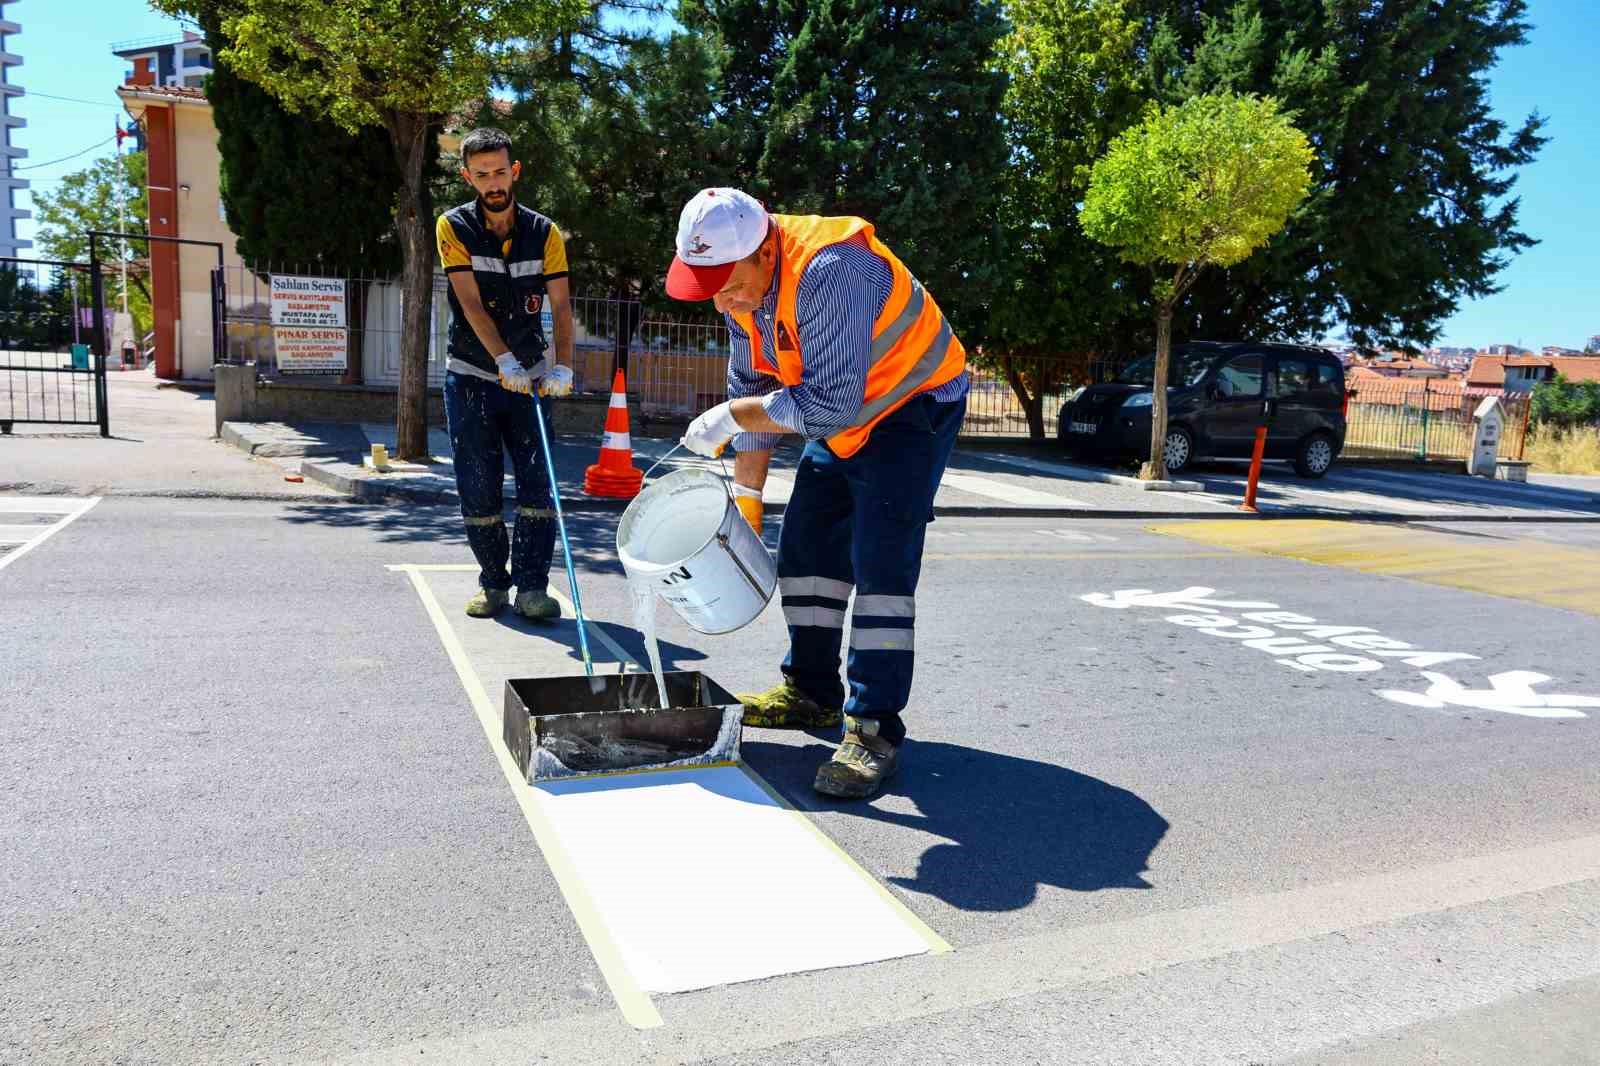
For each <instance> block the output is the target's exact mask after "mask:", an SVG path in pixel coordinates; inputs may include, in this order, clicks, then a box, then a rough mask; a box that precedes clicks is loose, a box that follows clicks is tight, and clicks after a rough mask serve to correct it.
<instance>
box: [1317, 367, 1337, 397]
mask: <svg viewBox="0 0 1600 1066" xmlns="http://www.w3.org/2000/svg"><path fill="white" fill-rule="evenodd" d="M1343 390H1344V367H1342V366H1334V365H1333V364H1332V363H1318V364H1317V391H1318V392H1319V393H1323V394H1325V395H1333V396H1337V395H1338V394H1339V393H1340V392H1342V391H1343Z"/></svg>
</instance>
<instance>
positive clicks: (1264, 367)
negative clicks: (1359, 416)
mask: <svg viewBox="0 0 1600 1066" xmlns="http://www.w3.org/2000/svg"><path fill="white" fill-rule="evenodd" d="M1154 372H1155V356H1150V357H1148V358H1146V359H1141V360H1139V361H1138V362H1136V363H1134V364H1132V365H1131V366H1129V367H1128V368H1127V369H1126V370H1124V371H1123V372H1122V373H1121V374H1119V375H1117V377H1116V379H1115V380H1114V381H1112V382H1109V383H1107V384H1104V385H1090V386H1088V387H1087V388H1084V389H1079V390H1078V391H1077V392H1075V393H1073V394H1072V395H1070V396H1068V397H1067V402H1066V403H1064V404H1063V405H1062V407H1061V423H1060V429H1059V430H1058V432H1057V435H1058V437H1059V438H1060V440H1061V443H1062V444H1064V445H1066V447H1067V448H1068V449H1070V450H1072V451H1082V452H1090V453H1095V454H1099V455H1103V456H1115V457H1119V458H1125V457H1133V458H1136V459H1140V460H1143V459H1147V458H1149V456H1150V396H1151V380H1152V377H1153V376H1154ZM1167 386H1168V388H1167V447H1166V461H1167V470H1168V472H1170V473H1174V474H1176V473H1178V472H1180V471H1182V470H1183V469H1184V468H1185V467H1187V466H1188V465H1189V464H1190V463H1192V462H1193V461H1194V460H1195V459H1197V458H1199V457H1201V456H1217V457H1224V458H1233V457H1239V456H1243V457H1246V458H1248V457H1249V455H1250V453H1251V450H1252V449H1253V448H1254V446H1255V433H1256V427H1257V426H1260V425H1262V424H1265V425H1266V426H1267V451H1266V455H1267V458H1269V459H1291V460H1293V461H1294V466H1295V469H1296V470H1297V471H1299V473H1300V475H1301V476H1302V477H1313V478H1315V477H1321V476H1322V475H1323V474H1326V473H1327V472H1328V468H1329V467H1331V466H1332V465H1333V461H1334V460H1335V459H1337V458H1338V456H1339V452H1340V450H1341V449H1343V447H1344V433H1345V420H1344V366H1343V365H1342V364H1341V363H1340V362H1339V360H1338V359H1337V358H1336V357H1334V356H1332V355H1329V354H1328V353H1327V352H1324V351H1322V350H1321V349H1319V348H1305V347H1301V346H1299V345H1293V344H1242V343H1220V342H1214V341H1197V342H1194V343H1191V344H1179V345H1174V346H1173V348H1172V358H1171V361H1170V365H1169V366H1168V376H1167Z"/></svg>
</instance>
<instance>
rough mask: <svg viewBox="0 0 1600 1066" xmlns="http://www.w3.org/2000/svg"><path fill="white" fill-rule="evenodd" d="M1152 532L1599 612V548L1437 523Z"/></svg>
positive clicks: (1236, 525) (1185, 526)
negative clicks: (1455, 531) (1465, 532)
mask: <svg viewBox="0 0 1600 1066" xmlns="http://www.w3.org/2000/svg"><path fill="white" fill-rule="evenodd" d="M1150 531H1151V532H1153V533H1160V534H1163V535H1165V536H1171V537H1182V538H1184V539H1186V540H1192V541H1197V542H1199V543H1201V544H1209V545H1212V546H1216V547H1222V548H1231V549H1233V550H1234V551H1243V552H1254V553H1256V554H1260V555H1272V556H1279V557H1283V558H1289V559H1298V560H1301V561H1303V562H1308V563H1315V564H1317V565H1320V566H1336V567H1341V568H1343V569H1346V570H1356V571H1359V572H1361V573H1367V574H1378V575H1382V576H1385V577H1397V578H1404V579H1407V580H1411V581H1422V582H1425V583H1427V584H1430V585H1442V586H1445V587H1447V588H1458V589H1465V590H1467V591H1470V592H1482V593H1487V594H1489V595H1492V596H1504V597H1507V598H1510V599H1518V600H1526V601H1528V602H1530V603H1537V604H1541V605H1543V606H1546V607H1560V608H1563V609H1565V610H1570V611H1579V612H1582V613H1584V614H1590V615H1596V616H1600V551H1595V550H1591V549H1586V548H1574V547H1568V546H1565V545H1556V544H1548V543H1546V542H1543V541H1536V540H1498V541H1494V542H1492V543H1484V542H1483V541H1481V540H1480V539H1478V538H1471V539H1468V538H1464V537H1460V536H1453V535H1451V534H1448V533H1440V532H1436V531H1432V530H1421V529H1411V528H1407V527H1403V526H1391V525H1374V524H1369V523H1351V522H1332V521H1328V520H1325V519H1282V520H1276V521H1272V522H1182V523H1173V524H1169V525H1159V526H1151V527H1150Z"/></svg>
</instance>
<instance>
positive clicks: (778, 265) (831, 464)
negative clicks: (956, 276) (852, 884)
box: [667, 189, 968, 799]
mask: <svg viewBox="0 0 1600 1066" xmlns="http://www.w3.org/2000/svg"><path fill="white" fill-rule="evenodd" d="M667 292H668V294H669V295H671V296H673V297H675V298H676V299H679V300H711V301H712V302H713V303H714V304H715V305H716V308H717V310H719V311H721V312H722V313H723V314H724V315H725V316H726V317H727V319H728V325H729V329H730V330H731V333H732V339H733V354H732V358H731V359H730V360H729V363H728V396H729V399H728V401H727V402H725V403H720V404H718V405H716V406H715V407H713V408H711V409H710V410H708V411H706V412H705V413H704V414H702V415H700V417H698V418H696V419H695V420H694V422H693V423H692V424H691V425H690V427H689V431H688V433H687V434H686V435H685V436H684V438H683V443H684V445H685V446H686V447H688V448H689V449H691V450H692V451H695V452H697V453H699V454H701V455H708V456H709V455H717V454H719V453H720V452H721V451H722V449H723V448H724V447H726V446H727V445H728V443H729V442H730V441H731V442H732V443H733V445H734V448H735V450H736V451H737V453H738V455H737V458H736V460H735V464H734V480H735V482H736V486H735V488H736V493H737V502H738V503H739V506H740V509H741V510H742V511H743V512H744V514H745V516H746V517H747V518H749V519H750V520H751V524H752V525H754V526H755V527H756V528H757V530H758V531H759V530H760V528H761V519H762V509H761V490H762V488H763V486H764V484H765V482H766V479H767V465H768V463H769V461H770V459H771V457H772V447H773V445H774V444H775V443H776V442H777V440H778V438H779V436H780V435H782V434H785V433H799V434H800V435H801V436H803V437H805V438H806V446H805V450H804V452H803V453H802V455H801V457H800V463H799V466H798V468H797V469H796V471H795V480H794V492H793V495H791V496H790V498H789V503H788V506H787V507H786V509H785V511H784V516H783V525H782V528H781V531H780V533H779V536H778V587H779V591H780V594H781V596H782V599H783V614H784V619H785V621H786V622H787V623H788V626H789V653H788V655H787V656H785V657H784V660H783V663H782V667H781V669H782V672H783V681H782V683H781V684H779V685H778V686H777V687H776V688H773V689H772V690H770V691H768V692H763V693H759V694H754V695H748V696H741V697H740V699H741V700H743V701H744V722H745V724H746V725H751V726H765V727H768V728H776V729H809V728H815V727H821V726H830V725H834V724H836V723H838V722H839V720H840V717H841V713H842V715H843V719H844V739H843V741H842V743H841V744H840V745H839V748H838V750H837V751H836V752H834V755H833V758H832V760H831V761H829V762H827V763H824V764H823V765H822V767H821V768H820V769H818V771H817V776H816V780H815V782H814V787H815V788H816V789H817V791H819V792H822V793H824V794H826V795H830V796H838V797H842V798H847V799H859V798H864V797H867V796H870V795H872V794H873V793H874V792H876V791H877V790H878V788H879V787H880V786H881V785H882V784H883V782H884V781H886V780H888V779H889V778H890V777H891V776H892V775H893V774H894V773H895V771H896V770H897V769H898V767H899V758H900V748H901V745H902V743H903V741H904V739H905V735H906V730H905V726H904V724H903V723H902V721H901V712H902V711H903V710H904V709H905V707H906V704H907V702H908V701H909V699H910V695H911V671H912V663H913V657H914V653H913V644H914V639H913V637H914V632H915V629H916V613H917V612H916V591H917V577H918V575H919V573H920V571H921V568H922V546H923V539H924V535H925V533H926V530H927V523H928V522H929V521H931V520H932V518H933V497H934V493H935V491H936V490H937V489H938V486H939V479H940V478H941V477H942V476H943V474H944V468H945V464H946V463H947V462H948V461H949V459H950V452H951V450H952V449H953V448H954V446H955V439H956V433H957V431H958V430H959V429H960V428H961V419H962V416H963V415H964V414H965V412H966V406H967V401H966V397H967V387H968V379H967V373H966V350H965V349H964V348H963V347H962V346H961V342H960V341H959V340H957V339H956V337H955V335H954V333H952V332H951V329H950V324H949V323H948V322H947V321H946V320H945V317H944V315H943V313H942V312H941V311H940V310H939V306H938V304H937V303H935V302H934V299H933V296H932V295H931V294H929V293H928V292H927V291H926V290H924V289H923V287H922V285H921V284H920V283H919V282H918V281H917V279H916V278H914V277H913V276H912V275H911V273H910V271H908V270H907V269H906V267H905V264H903V263H901V262H900V260H899V259H898V258H897V257H896V256H895V254H894V253H893V252H891V251H890V250H889V249H888V248H887V247H886V246H885V245H884V244H883V242H881V241H879V240H878V239H877V237H876V236H875V235H874V230H873V226H872V224H871V223H869V222H866V221H864V220H863V219H859V218H822V217H817V216H800V215H772V214H768V213H767V211H766V210H765V209H763V208H762V206H761V205H760V204H759V203H757V202H756V201H755V200H754V199H752V198H751V197H750V196H748V195H746V194H745V193H743V192H740V191H739V190H737V189H705V190H702V191H701V192H700V193H699V194H697V195H696V196H695V197H694V198H693V199H692V200H690V201H689V203H688V205H687V206H686V207H684V209H683V213H682V215H681V216H680V217H679V220H678V239H677V256H676V258H675V259H674V260H673V263H672V267H671V270H670V271H669V273H668V274H667ZM852 590H854V592H855V602H854V605H853V607H852V608H851V611H850V658H849V665H848V670H847V676H848V681H849V687H848V692H847V691H846V687H845V685H844V684H842V683H841V681H840V677H839V665H840V663H839V655H840V650H841V644H842V642H843V637H844V620H845V608H846V604H847V602H848V601H849V599H850V594H851V591H852Z"/></svg>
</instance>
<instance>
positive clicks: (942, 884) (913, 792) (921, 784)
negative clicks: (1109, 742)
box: [741, 733, 1168, 911]
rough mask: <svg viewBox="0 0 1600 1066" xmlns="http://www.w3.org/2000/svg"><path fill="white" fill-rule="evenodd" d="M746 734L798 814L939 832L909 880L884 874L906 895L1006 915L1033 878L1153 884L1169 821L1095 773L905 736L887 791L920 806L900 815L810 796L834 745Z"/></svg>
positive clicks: (1059, 883)
mask: <svg viewBox="0 0 1600 1066" xmlns="http://www.w3.org/2000/svg"><path fill="white" fill-rule="evenodd" d="M814 735H816V736H819V737H820V736H821V734H820V733H818V734H814ZM745 736H746V739H745V741H744V742H743V744H742V745H741V748H742V751H743V754H744V758H745V761H746V762H748V763H749V764H750V765H751V767H752V768H754V769H755V770H756V772H757V773H759V774H761V775H762V776H763V777H765V778H766V779H767V781H768V782H770V783H771V784H772V786H773V787H774V788H776V789H777V790H778V791H779V792H781V793H783V795H784V796H785V797H786V798H787V799H788V800H789V802H791V803H793V804H794V805H795V806H796V807H799V808H800V809H801V810H808V811H817V810H838V811H841V812H843V813H845V814H851V815H855V816H857V817H861V818H869V819H872V820H874V821H880V822H887V823H889V824H891V825H898V826H904V827H906V828H909V829H917V830H920V831H922V832H925V833H932V834H934V835H935V836H941V837H944V838H946V840H947V841H948V842H947V843H941V844H935V845H933V846H932V847H930V848H928V850H927V851H924V852H923V853H922V857H921V858H920V859H919V860H918V863H917V874H916V876H915V877H891V878H889V880H890V882H892V883H893V884H896V885H899V886H900V887H901V888H904V889H906V890H907V891H911V892H921V893H926V894H927V895H930V896H935V897H937V898H939V899H941V900H944V901H945V902H946V903H948V904H950V905H951V906H953V907H957V908H959V909H961V910H965V911H1009V910H1016V909H1017V908H1019V907H1026V906H1027V905H1028V904H1030V903H1032V902H1033V900H1034V897H1035V896H1036V895H1037V894H1038V889H1039V886H1040V885H1053V886H1055V887H1057V888H1064V889H1067V890H1069V891H1073V892H1098V891H1100V890H1102V889H1108V888H1151V887H1152V886H1151V885H1150V883H1149V882H1148V881H1146V880H1145V879H1144V876H1143V874H1144V872H1145V870H1147V869H1148V868H1149V860H1150V855H1151V853H1152V852H1153V851H1154V850H1155V848H1156V845H1158V844H1159V843H1161V838H1162V837H1163V836H1165V835H1166V832H1167V829H1168V822H1167V820H1166V819H1165V818H1163V817H1161V815H1159V814H1157V813H1156V811H1155V809H1154V808H1153V807H1151V806H1150V805H1149V804H1148V803H1146V802H1145V801H1144V800H1142V799H1140V798H1139V797H1138V796H1136V795H1134V794H1133V793H1132V792H1129V791H1128V790H1127V789H1123V788H1118V787H1116V786H1115V785H1111V784H1107V783H1106V782H1104V781H1101V780H1099V779H1098V778H1094V777H1090V776H1088V775H1087V774H1080V773H1077V772H1075V771H1073V770H1068V769H1066V768H1065V767H1061V766H1056V765H1053V764H1051V763H1047V762H1039V761H1036V760H1033V759H1019V758H1016V757H1014V756H1010V755H996V754H994V753H992V752H986V751H979V750H978V749H976V748H966V747H962V746H960V745H957V744H942V743H931V742H923V741H917V740H916V739H914V738H913V739H911V740H909V741H907V743H906V748H905V762H904V764H903V767H902V769H901V771H900V773H899V775H898V776H896V777H895V778H894V780H892V781H891V782H890V783H889V786H888V788H887V789H886V792H887V793H888V794H890V795H899V796H906V797H908V798H909V799H911V800H912V801H913V802H914V803H915V804H916V806H917V810H918V812H919V813H917V814H905V813H899V812H894V811H885V810H880V809H879V808H878V806H877V805H876V804H875V803H872V802H869V803H837V804H836V803H833V802H831V801H829V800H827V799H826V798H824V797H822V796H819V795H817V793H815V792H814V791H812V788H811V779H812V775H813V774H814V773H815V772H816V768H817V766H818V765H820V764H821V763H822V762H823V761H824V760H826V759H827V758H829V757H830V756H831V755H832V752H833V749H832V746H831V745H827V746H824V745H820V744H810V745H807V746H806V747H804V748H794V747H790V746H788V745H779V744H762V743H760V742H751V741H750V739H749V737H750V734H748V733H747V734H746V735H745Z"/></svg>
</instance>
